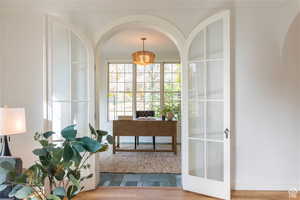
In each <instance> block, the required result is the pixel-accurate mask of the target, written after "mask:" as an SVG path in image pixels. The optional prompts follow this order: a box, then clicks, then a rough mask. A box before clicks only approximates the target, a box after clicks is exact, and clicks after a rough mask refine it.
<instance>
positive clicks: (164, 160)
mask: <svg viewBox="0 0 300 200" xmlns="http://www.w3.org/2000/svg"><path fill="white" fill-rule="evenodd" d="M156 147H157V149H170V148H171V145H165V144H158V145H156ZM121 148H133V145H132V144H121ZM139 148H145V149H151V148H152V145H149V144H141V145H139ZM177 149H178V151H177V155H175V154H174V153H173V152H117V153H116V154H112V148H110V150H109V151H107V152H103V153H101V154H100V163H99V165H100V166H99V168H98V169H99V170H100V172H110V173H174V174H179V173H181V158H180V155H181V148H180V145H178V146H177Z"/></svg>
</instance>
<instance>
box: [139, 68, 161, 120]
mask: <svg viewBox="0 0 300 200" xmlns="http://www.w3.org/2000/svg"><path fill="white" fill-rule="evenodd" d="M160 91H161V90H160V64H152V65H149V66H146V67H145V66H142V65H136V110H138V111H143V110H154V111H155V114H156V116H157V117H158V116H160V114H159V113H160Z"/></svg>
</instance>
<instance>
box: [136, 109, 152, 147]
mask: <svg viewBox="0 0 300 200" xmlns="http://www.w3.org/2000/svg"><path fill="white" fill-rule="evenodd" d="M140 117H155V111H153V110H145V111H136V118H137V119H138V118H140ZM152 143H153V149H154V150H155V136H153V138H152ZM139 144H140V137H139V136H135V137H134V147H135V149H136V147H137V145H139Z"/></svg>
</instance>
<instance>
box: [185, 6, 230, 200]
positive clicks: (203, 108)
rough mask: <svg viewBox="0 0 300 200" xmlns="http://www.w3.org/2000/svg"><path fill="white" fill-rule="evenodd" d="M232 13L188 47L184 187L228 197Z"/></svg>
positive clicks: (210, 23)
mask: <svg viewBox="0 0 300 200" xmlns="http://www.w3.org/2000/svg"><path fill="white" fill-rule="evenodd" d="M229 29H230V12H229V11H225V12H222V13H219V14H217V15H214V16H212V17H210V18H208V19H207V20H205V21H204V22H202V23H201V24H199V25H198V26H197V27H196V28H195V30H194V31H193V32H192V33H191V35H190V36H189V38H188V40H187V43H186V55H185V61H186V65H187V67H186V69H184V70H185V72H184V88H185V90H186V91H185V92H184V93H183V95H184V96H183V100H184V102H185V104H183V107H184V109H185V110H184V113H185V115H186V116H185V119H184V121H185V122H184V124H185V125H184V126H185V131H184V132H185V134H184V135H183V163H182V167H183V168H182V178H183V189H185V190H188V191H192V192H197V193H201V194H205V195H208V196H213V197H217V198H221V199H230V135H229V133H230V31H229Z"/></svg>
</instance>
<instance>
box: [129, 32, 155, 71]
mask: <svg viewBox="0 0 300 200" xmlns="http://www.w3.org/2000/svg"><path fill="white" fill-rule="evenodd" d="M146 39H147V38H144V37H143V38H141V40H142V41H143V50H142V51H137V52H134V53H133V54H132V60H133V63H134V64H137V65H143V66H146V65H149V64H152V63H154V60H155V54H154V53H153V52H151V51H145V40H146Z"/></svg>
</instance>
